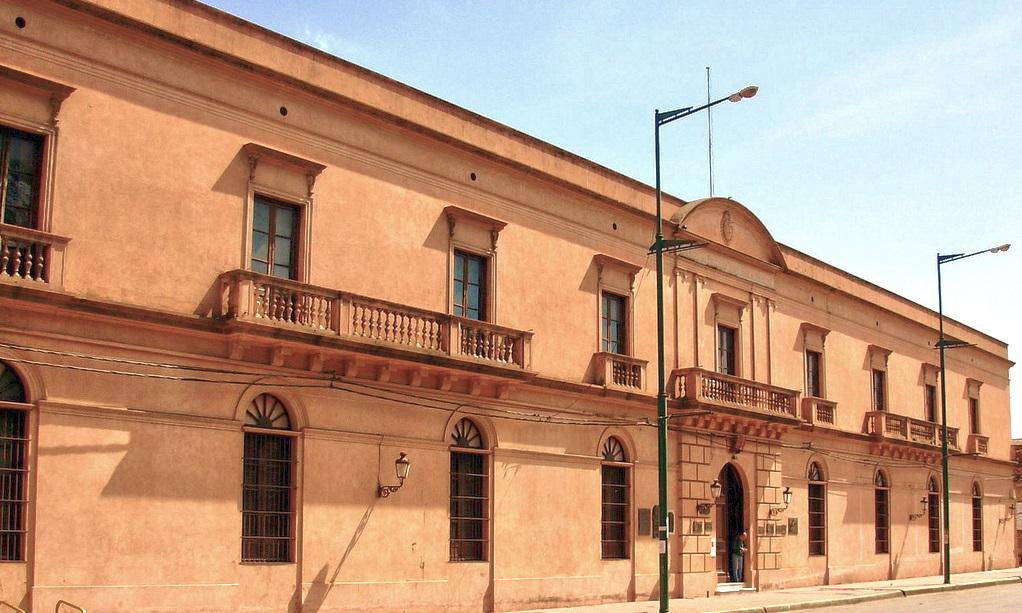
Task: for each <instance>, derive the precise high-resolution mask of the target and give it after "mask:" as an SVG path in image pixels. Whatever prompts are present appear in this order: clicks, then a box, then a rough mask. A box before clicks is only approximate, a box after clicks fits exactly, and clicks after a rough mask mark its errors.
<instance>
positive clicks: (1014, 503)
mask: <svg viewBox="0 0 1022 613" xmlns="http://www.w3.org/2000/svg"><path fill="white" fill-rule="evenodd" d="M1008 499H1010V500H1011V502H1009V503H1008V514H1007V516H1005V517H1004V518H1003V519H1001V522H1007V521H1011V519H1012V518H1013V517H1015V514H1016V511H1015V509H1017V508H1018V496H1016V495H1015V490H1014V489H1012V490H1011V493H1010V494H1008Z"/></svg>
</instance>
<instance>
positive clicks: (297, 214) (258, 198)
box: [248, 194, 304, 281]
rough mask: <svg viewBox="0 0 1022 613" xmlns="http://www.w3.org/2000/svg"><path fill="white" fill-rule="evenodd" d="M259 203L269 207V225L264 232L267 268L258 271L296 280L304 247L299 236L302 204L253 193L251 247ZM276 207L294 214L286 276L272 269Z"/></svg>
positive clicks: (252, 259) (250, 263)
mask: <svg viewBox="0 0 1022 613" xmlns="http://www.w3.org/2000/svg"><path fill="white" fill-rule="evenodd" d="M260 204H263V205H266V206H268V207H270V214H269V227H268V228H267V232H266V234H267V247H266V249H267V256H266V257H267V261H266V269H267V270H266V272H264V273H260V274H265V275H268V276H271V277H275V278H278V279H289V280H291V281H298V280H299V279H300V278H301V276H300V275H301V269H302V263H301V253H302V251H303V248H304V245H303V244H302V236H301V232H302V224H303V221H302V215H303V209H302V205H300V204H296V203H293V202H287V201H284V200H280V199H278V198H271V197H268V196H264V195H262V194H255V195H254V196H253V202H252V234H251V244H252V246H253V247H254V246H255V233H256V232H257V230H256V228H255V214H256V213H255V212H256V208H257V207H259V205H260ZM277 209H291V211H292V212H293V215H294V219H293V221H292V222H291V253H290V258H291V264H290V267H289V270H288V276H287V277H280V276H278V275H276V274H274V272H273V269H274V267H275V266H276V263H275V261H274V258H275V254H276V249H275V248H274V244H275V241H276V239H277V236H278V235H277V215H276V211H277ZM260 232H261V231H260ZM250 251H252V250H251V249H250ZM254 255H255V254H254V252H253V253H252V254H251V255H250V258H249V266H248V269H249V270H253V266H252V264H253V261H254V260H255V257H254Z"/></svg>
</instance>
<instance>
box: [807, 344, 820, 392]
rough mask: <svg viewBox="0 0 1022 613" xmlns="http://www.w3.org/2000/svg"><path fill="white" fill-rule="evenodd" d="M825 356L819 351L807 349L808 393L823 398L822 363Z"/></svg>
mask: <svg viewBox="0 0 1022 613" xmlns="http://www.w3.org/2000/svg"><path fill="white" fill-rule="evenodd" d="M822 361H823V356H822V355H821V354H820V352H819V351H806V395H807V396H812V397H814V398H823V381H822V380H821V378H820V364H821V362H822Z"/></svg>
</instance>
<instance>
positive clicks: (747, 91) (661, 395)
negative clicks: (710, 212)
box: [649, 85, 759, 613]
mask: <svg viewBox="0 0 1022 613" xmlns="http://www.w3.org/2000/svg"><path fill="white" fill-rule="evenodd" d="M758 90H759V88H758V87H756V86H755V85H750V86H749V87H746V88H744V89H741V90H739V91H737V92H735V93H733V94H731V95H730V96H727V97H725V98H721V99H720V100H714V101H713V102H710V103H707V104H704V105H702V106H698V107H691V106H688V107H685V108H680V109H675V110H673V111H667V112H664V113H661V112H660V110H659V109H657V110H655V111H654V113H653V126H654V129H653V141H654V149H655V160H656V239H655V240H654V241H653V246H652V247H650V248H649V252H650V253H654V254H656V329H657V396H656V404H657V476H658V485H659V487H658V489H659V499H660V504H659V512H658V513H657V515H658V517H657V518H656V521H657V527H658V528H657V530H658V538H659V540H660V613H668V611H667V609H668V606H669V603H668V598H669V597H668V590H667V577H668V566H669V564H668V563H669V560H670V558H668V556H667V391H666V385H665V380H666V373H665V372H664V251H673V252H677V251H684V250H687V249H695V248H697V247H700V246H701V245H699V244H697V243H695V242H694V241H689V240H677V239H668V240H665V239H664V229H663V225H664V222H663V217H662V215H661V207H660V201H661V191H660V126H662V125H665V124H668V123H671V122H672V121H675V120H676V119H681V118H682V117H688V116H689V115H692V114H694V113H698V112H699V111H703V110H706V109H708V108H710V107H711V106H715V105H718V104H720V103H721V102H741V101H742V100H743V99H745V98H752V97H753V96H755V95H756V92H757V91H758Z"/></svg>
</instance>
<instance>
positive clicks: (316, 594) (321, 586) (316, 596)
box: [298, 498, 379, 613]
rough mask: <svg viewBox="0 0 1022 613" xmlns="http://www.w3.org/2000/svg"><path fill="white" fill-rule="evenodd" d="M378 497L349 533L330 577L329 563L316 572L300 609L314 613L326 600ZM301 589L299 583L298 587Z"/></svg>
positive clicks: (370, 515) (363, 529)
mask: <svg viewBox="0 0 1022 613" xmlns="http://www.w3.org/2000/svg"><path fill="white" fill-rule="evenodd" d="M378 500H379V498H374V499H373V502H371V503H370V504H369V506H368V507H366V510H365V513H363V514H362V519H361V520H360V521H359V522H358V525H357V526H356V527H355V531H354V532H353V533H352V535H351V539H350V540H349V541H348V546H347V548H345V550H344V554H343V555H341V559H340V561H338V562H337V568H335V569H334V572H333V574H331V575H330V579H329V580H327V573H328V572H329V565H328V564H324V565H323V567H322V568H320V569H319V572H317V573H316V577H315V578H314V579H313V580H312V585H311V586H309V593H308V595H307V596H306V597H305V602H304V603H302V611H310V612H312V613H315V612H316V611H319V610H320V608H321V607H322V606H323V603H324V602H325V601H326V598H327V596H328V595H329V594H330V590H332V589H333V587H334V582H335V581H337V576H338V575H339V574H340V572H341V568H342V567H343V566H344V563H345V562H346V561H347V559H348V556H350V555H351V552H352V551H353V550H354V549H355V545H357V544H358V541H359V539H360V538H362V533H363V532H365V529H366V526H367V525H369V518H370V517H372V515H373V509H375V508H376V503H377V501H378ZM298 589H299V590H301V585H299V587H298Z"/></svg>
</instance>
